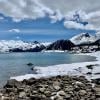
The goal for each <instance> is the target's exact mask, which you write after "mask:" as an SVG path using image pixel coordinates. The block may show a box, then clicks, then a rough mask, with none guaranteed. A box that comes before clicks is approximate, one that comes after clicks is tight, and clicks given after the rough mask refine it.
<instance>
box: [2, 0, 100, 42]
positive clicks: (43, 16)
mask: <svg viewBox="0 0 100 100" xmlns="http://www.w3.org/2000/svg"><path fill="white" fill-rule="evenodd" d="M93 1H94V0H88V1H87V0H80V1H79V0H76V2H75V1H74V0H70V2H69V1H68V0H54V1H52V2H51V1H50V0H20V1H18V0H17V1H16V0H0V40H25V41H35V40H37V41H40V42H41V41H55V40H58V39H69V38H71V37H73V36H74V35H76V34H79V33H82V32H89V33H93V34H94V33H95V32H96V31H98V30H99V22H100V5H98V2H99V1H100V0H96V1H95V2H94V5H93V6H91V2H93ZM73 4H74V6H72V5H73ZM86 4H87V5H86ZM84 23H85V24H84Z"/></svg>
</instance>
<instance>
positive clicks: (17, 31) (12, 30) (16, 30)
mask: <svg viewBox="0 0 100 100" xmlns="http://www.w3.org/2000/svg"><path fill="white" fill-rule="evenodd" d="M8 31H9V32H15V33H20V30H19V29H11V30H8Z"/></svg>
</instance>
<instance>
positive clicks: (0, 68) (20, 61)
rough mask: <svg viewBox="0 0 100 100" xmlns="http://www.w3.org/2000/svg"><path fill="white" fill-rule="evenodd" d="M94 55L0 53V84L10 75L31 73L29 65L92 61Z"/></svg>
mask: <svg viewBox="0 0 100 100" xmlns="http://www.w3.org/2000/svg"><path fill="white" fill-rule="evenodd" d="M94 60H95V57H91V56H84V55H73V54H68V53H8V54H0V86H1V85H2V84H5V82H6V80H8V79H9V78H10V77H11V76H16V75H23V74H26V73H27V74H29V73H32V71H31V67H29V66H27V63H29V62H31V63H33V64H34V66H44V67H46V66H48V65H56V64H65V63H74V62H85V61H94Z"/></svg>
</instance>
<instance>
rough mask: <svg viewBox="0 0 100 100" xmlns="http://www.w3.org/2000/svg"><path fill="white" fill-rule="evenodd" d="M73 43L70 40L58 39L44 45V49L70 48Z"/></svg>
mask: <svg viewBox="0 0 100 100" xmlns="http://www.w3.org/2000/svg"><path fill="white" fill-rule="evenodd" d="M74 46H75V45H74V44H73V43H72V42H71V41H70V40H58V41H56V42H54V43H52V44H50V45H49V46H47V47H46V50H71V48H72V47H74Z"/></svg>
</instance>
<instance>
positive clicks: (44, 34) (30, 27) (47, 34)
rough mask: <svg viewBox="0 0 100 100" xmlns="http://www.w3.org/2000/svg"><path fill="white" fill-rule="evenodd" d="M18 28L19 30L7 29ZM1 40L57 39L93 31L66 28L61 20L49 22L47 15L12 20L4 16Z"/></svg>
mask: <svg viewBox="0 0 100 100" xmlns="http://www.w3.org/2000/svg"><path fill="white" fill-rule="evenodd" d="M12 29H19V30H21V31H20V32H16V31H11V32H10V31H9V30H12ZM0 31H1V32H0V33H1V34H0V39H1V40H26V41H35V40H37V41H55V40H58V39H69V38H71V37H72V36H74V35H76V34H79V33H81V32H89V33H94V31H88V30H80V29H67V28H65V27H64V25H63V21H59V22H56V23H51V20H50V19H49V18H48V17H45V18H40V19H37V20H23V21H20V22H14V21H12V19H11V18H7V17H5V18H4V19H3V20H2V21H0Z"/></svg>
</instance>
